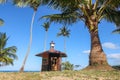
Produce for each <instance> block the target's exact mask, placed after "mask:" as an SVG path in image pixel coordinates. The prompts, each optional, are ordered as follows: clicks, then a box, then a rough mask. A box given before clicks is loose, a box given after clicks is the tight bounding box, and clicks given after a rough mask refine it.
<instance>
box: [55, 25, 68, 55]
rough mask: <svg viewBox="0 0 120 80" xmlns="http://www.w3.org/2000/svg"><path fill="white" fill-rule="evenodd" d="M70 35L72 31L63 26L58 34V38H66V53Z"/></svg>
mask: <svg viewBox="0 0 120 80" xmlns="http://www.w3.org/2000/svg"><path fill="white" fill-rule="evenodd" d="M69 35H70V30H69V29H68V28H67V27H66V26H63V27H62V28H60V32H59V33H58V34H57V36H63V37H64V52H65V53H66V37H69Z"/></svg>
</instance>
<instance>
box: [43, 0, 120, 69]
mask: <svg viewBox="0 0 120 80" xmlns="http://www.w3.org/2000/svg"><path fill="white" fill-rule="evenodd" d="M48 6H50V7H52V8H54V9H58V10H60V11H61V13H60V14H53V15H46V16H43V17H42V18H46V19H47V20H49V21H50V22H58V23H62V24H63V23H64V24H73V23H76V22H80V21H83V22H84V23H85V25H86V27H87V28H88V31H89V33H90V37H91V51H90V56H89V66H88V67H87V68H88V69H94V67H95V66H96V69H98V68H100V69H105V68H107V69H112V68H111V67H110V66H109V65H108V62H107V59H106V55H105V53H104V51H103V49H102V46H101V42H100V39H99V34H98V31H99V30H98V24H99V23H100V21H101V20H103V19H104V20H107V21H108V22H111V23H114V24H115V25H116V26H119V25H120V0H50V2H49V4H48Z"/></svg>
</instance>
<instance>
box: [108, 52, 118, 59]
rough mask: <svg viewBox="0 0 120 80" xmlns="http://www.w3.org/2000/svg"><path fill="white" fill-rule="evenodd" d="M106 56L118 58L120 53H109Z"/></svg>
mask: <svg viewBox="0 0 120 80" xmlns="http://www.w3.org/2000/svg"><path fill="white" fill-rule="evenodd" d="M107 57H108V58H110V59H120V53H115V54H109V55H108V56H107Z"/></svg>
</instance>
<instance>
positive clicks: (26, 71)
mask: <svg viewBox="0 0 120 80" xmlns="http://www.w3.org/2000/svg"><path fill="white" fill-rule="evenodd" d="M0 72H19V71H18V70H14V71H9V70H4V71H3V70H2V71H0ZM24 72H40V71H24Z"/></svg>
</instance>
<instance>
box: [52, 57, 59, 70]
mask: <svg viewBox="0 0 120 80" xmlns="http://www.w3.org/2000/svg"><path fill="white" fill-rule="evenodd" d="M51 63H52V64H51V69H52V70H53V71H56V70H58V65H57V64H58V58H57V57H51Z"/></svg>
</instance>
